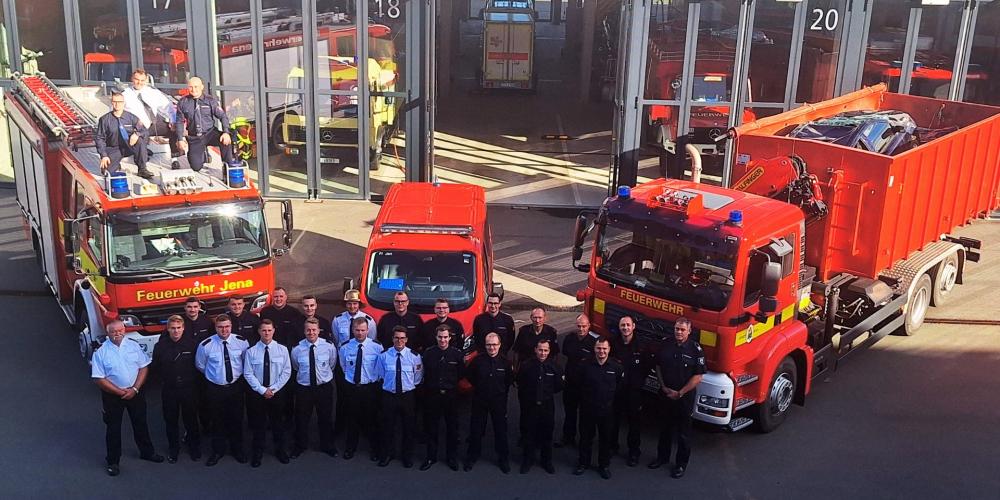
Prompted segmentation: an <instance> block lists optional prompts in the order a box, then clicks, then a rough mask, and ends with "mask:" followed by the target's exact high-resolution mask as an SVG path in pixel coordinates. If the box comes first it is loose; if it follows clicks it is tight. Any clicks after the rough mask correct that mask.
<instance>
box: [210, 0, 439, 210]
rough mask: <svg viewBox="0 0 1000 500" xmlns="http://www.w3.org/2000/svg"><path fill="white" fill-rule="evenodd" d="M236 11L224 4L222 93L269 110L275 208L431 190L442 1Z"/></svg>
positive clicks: (261, 159)
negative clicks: (418, 185)
mask: <svg viewBox="0 0 1000 500" xmlns="http://www.w3.org/2000/svg"><path fill="white" fill-rule="evenodd" d="M233 3H234V2H229V3H223V2H218V1H217V2H214V7H215V11H214V13H213V15H214V16H215V23H214V24H215V30H216V39H217V40H219V42H218V43H219V47H218V50H217V53H218V59H217V61H216V68H217V69H216V71H217V73H216V74H217V75H219V79H220V82H219V83H220V85H218V86H217V87H216V90H218V91H220V93H221V95H222V98H223V101H224V103H225V104H226V106H227V110H228V109H229V108H233V102H236V99H237V98H240V99H241V100H242V101H243V102H251V103H252V102H254V101H256V102H257V103H260V104H261V105H258V106H252V107H251V108H252V110H250V113H252V114H255V121H256V123H259V124H263V125H264V126H260V127H256V134H255V135H256V138H257V140H256V150H255V153H256V154H255V157H256V158H255V160H256V161H257V164H256V168H255V170H257V171H258V172H259V173H260V174H261V175H260V178H259V185H260V186H261V187H262V189H263V190H264V193H265V194H266V195H267V196H282V197H299V198H309V199H317V198H346V199H366V198H369V197H378V196H379V195H380V194H382V193H385V191H386V190H387V189H388V187H389V185H391V184H392V183H396V182H400V181H404V180H410V181H417V180H426V178H427V172H428V170H429V167H428V165H429V164H428V162H427V158H428V157H430V153H429V151H430V147H431V145H430V133H428V131H429V130H433V123H432V114H431V113H432V106H431V103H432V102H433V100H432V96H430V95H429V91H428V89H429V87H430V85H429V82H428V80H429V79H428V78H427V75H428V74H433V73H431V71H432V68H430V67H429V64H430V62H431V61H433V59H432V52H431V51H432V50H433V43H428V41H429V40H433V36H434V33H433V22H431V21H430V20H432V19H433V17H432V16H433V2H432V0H246V1H245V2H235V3H236V4H239V5H235V6H233V5H230V4H233ZM428 27H430V28H428ZM359 33H360V34H363V35H360V36H359ZM244 55H245V57H241V56H244ZM251 75H252V78H251ZM244 80H246V83H245V84H243V83H239V82H243V81H244ZM231 114H232V113H231Z"/></svg>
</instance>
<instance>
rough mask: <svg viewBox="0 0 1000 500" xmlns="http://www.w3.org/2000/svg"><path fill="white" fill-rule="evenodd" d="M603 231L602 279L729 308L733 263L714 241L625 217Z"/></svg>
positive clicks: (678, 299)
mask: <svg viewBox="0 0 1000 500" xmlns="http://www.w3.org/2000/svg"><path fill="white" fill-rule="evenodd" d="M599 227H600V234H599V236H598V245H599V246H598V248H599V252H600V257H601V261H600V266H599V267H598V268H597V276H598V277H600V278H601V279H605V280H607V281H609V282H612V283H615V284H617V285H621V286H626V287H628V288H631V289H633V290H638V291H641V292H643V293H647V294H650V295H653V296H656V297H659V298H662V299H667V300H671V301H675V302H679V303H683V304H689V305H691V306H694V307H701V308H705V309H709V310H712V311H721V310H722V309H724V308H725V307H726V304H727V303H728V302H729V297H730V295H731V294H732V291H733V283H734V282H733V269H734V259H733V256H732V255H729V254H727V253H726V252H723V251H722V250H721V248H713V247H714V246H716V245H713V244H712V242H711V241H709V240H706V239H705V238H701V237H698V236H694V235H689V234H685V233H683V232H679V231H674V230H673V229H670V230H667V229H666V228H659V229H661V231H658V230H657V228H654V227H651V226H650V225H649V224H648V222H645V221H631V220H628V219H625V218H621V217H610V218H609V221H608V222H607V223H606V224H602V225H600V226H599Z"/></svg>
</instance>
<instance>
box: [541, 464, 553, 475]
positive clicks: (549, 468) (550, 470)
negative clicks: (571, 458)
mask: <svg viewBox="0 0 1000 500" xmlns="http://www.w3.org/2000/svg"><path fill="white" fill-rule="evenodd" d="M542 469H545V472H548V473H549V474H555V473H556V468H555V466H553V465H552V462H545V463H543V464H542Z"/></svg>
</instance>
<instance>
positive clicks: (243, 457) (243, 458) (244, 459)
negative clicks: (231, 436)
mask: <svg viewBox="0 0 1000 500" xmlns="http://www.w3.org/2000/svg"><path fill="white" fill-rule="evenodd" d="M233 458H235V459H236V461H237V462H239V463H241V464H245V463H247V456H246V455H244V454H243V453H242V452H239V453H233Z"/></svg>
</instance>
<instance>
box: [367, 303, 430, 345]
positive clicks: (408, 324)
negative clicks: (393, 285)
mask: <svg viewBox="0 0 1000 500" xmlns="http://www.w3.org/2000/svg"><path fill="white" fill-rule="evenodd" d="M392 305H393V312H391V313H389V314H386V315H385V316H382V319H380V320H378V337H377V338H378V343H379V344H382V347H383V348H385V349H388V348H390V347H392V329H393V328H395V327H396V326H399V325H402V326H403V327H405V328H406V336H407V338H411V339H412V338H417V337H418V336H419V333H420V327H421V326H423V324H424V322H423V321H422V320H421V319H420V316H418V315H416V314H415V313H412V312H410V310H409V309H410V297H409V296H408V295H406V292H396V294H395V295H394V296H393V298H392Z"/></svg>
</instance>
